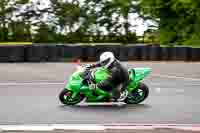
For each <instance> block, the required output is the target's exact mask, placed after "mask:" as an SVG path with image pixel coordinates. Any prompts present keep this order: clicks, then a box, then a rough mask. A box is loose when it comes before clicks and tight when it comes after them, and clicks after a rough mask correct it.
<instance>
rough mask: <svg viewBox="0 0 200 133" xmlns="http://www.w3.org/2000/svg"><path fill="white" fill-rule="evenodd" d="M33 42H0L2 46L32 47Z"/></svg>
mask: <svg viewBox="0 0 200 133" xmlns="http://www.w3.org/2000/svg"><path fill="white" fill-rule="evenodd" d="M32 44H33V43H32V42H0V45H32Z"/></svg>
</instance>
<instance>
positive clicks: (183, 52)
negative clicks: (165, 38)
mask: <svg viewBox="0 0 200 133" xmlns="http://www.w3.org/2000/svg"><path fill="white" fill-rule="evenodd" d="M188 52H189V48H187V47H176V48H173V54H172V55H173V60H181V61H186V60H187V59H188Z"/></svg>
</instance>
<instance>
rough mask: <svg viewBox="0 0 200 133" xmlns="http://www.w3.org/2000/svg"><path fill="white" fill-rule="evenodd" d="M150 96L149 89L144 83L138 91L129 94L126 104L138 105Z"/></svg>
mask: <svg viewBox="0 0 200 133" xmlns="http://www.w3.org/2000/svg"><path fill="white" fill-rule="evenodd" d="M148 95H149V88H148V87H147V86H146V85H145V84H144V83H140V84H139V86H138V88H137V89H135V90H133V91H132V92H131V93H130V94H128V96H127V98H126V99H125V101H124V102H125V103H127V104H138V103H141V102H143V101H144V100H145V99H146V98H147V97H148Z"/></svg>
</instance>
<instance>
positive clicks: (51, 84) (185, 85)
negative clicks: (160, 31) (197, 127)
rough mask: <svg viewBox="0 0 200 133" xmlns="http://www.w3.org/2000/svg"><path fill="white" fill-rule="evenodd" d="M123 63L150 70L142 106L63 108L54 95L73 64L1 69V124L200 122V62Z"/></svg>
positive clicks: (18, 66)
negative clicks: (147, 91) (148, 93)
mask: <svg viewBox="0 0 200 133" xmlns="http://www.w3.org/2000/svg"><path fill="white" fill-rule="evenodd" d="M125 63H126V64H128V65H127V66H128V67H151V68H152V74H151V75H150V76H149V77H148V78H146V79H145V80H144V81H143V82H144V83H146V84H147V85H148V86H149V87H150V95H149V97H148V99H147V100H145V101H144V102H143V103H141V104H138V105H122V106H116V105H112V106H108V105H92V106H85V105H80V106H74V107H69V106H63V105H62V104H61V103H60V102H59V100H58V94H59V92H60V91H61V90H62V88H63V86H64V81H65V80H66V79H67V78H68V77H69V75H70V74H71V73H72V72H73V71H74V70H75V66H76V65H75V64H73V63H27V64H26V63H25V64H24V63H22V64H20V63H19V64H15V63H13V64H0V125H16V124H113V123H132V124H133V123H137V124H138V123H140V124H154V123H160V124H167V123H171V124H197V123H199V122H200V63H184V62H129V63H128V62H125Z"/></svg>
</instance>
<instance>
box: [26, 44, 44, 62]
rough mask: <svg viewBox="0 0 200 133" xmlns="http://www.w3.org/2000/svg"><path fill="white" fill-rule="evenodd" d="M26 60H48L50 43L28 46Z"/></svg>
mask: <svg viewBox="0 0 200 133" xmlns="http://www.w3.org/2000/svg"><path fill="white" fill-rule="evenodd" d="M25 60H26V61H27V62H46V61H48V45H41V44H40V45H31V46H27V47H26V53H25Z"/></svg>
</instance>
